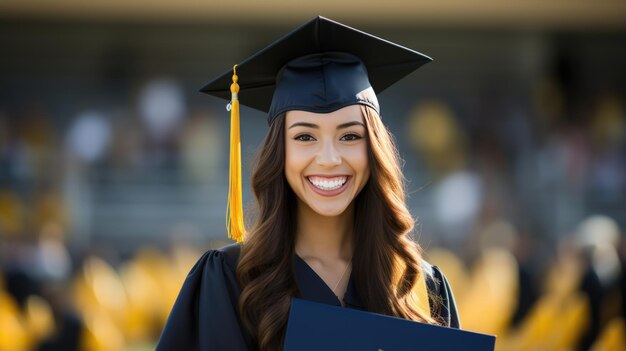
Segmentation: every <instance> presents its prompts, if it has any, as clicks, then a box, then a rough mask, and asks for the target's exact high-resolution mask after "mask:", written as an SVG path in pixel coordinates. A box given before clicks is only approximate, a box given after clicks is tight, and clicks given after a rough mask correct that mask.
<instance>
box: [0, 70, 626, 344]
mask: <svg viewBox="0 0 626 351" xmlns="http://www.w3.org/2000/svg"><path fill="white" fill-rule="evenodd" d="M570 77H571V71H568V67H567V65H566V64H560V65H558V67H557V68H556V69H554V70H552V71H551V72H550V74H546V75H545V76H543V77H541V79H538V80H537V81H535V82H533V85H532V86H531V87H528V94H527V96H518V97H515V98H512V97H511V96H510V95H507V94H504V93H502V92H501V91H500V89H499V88H498V86H492V87H490V88H489V89H488V90H487V92H486V93H485V94H484V96H483V97H482V99H483V100H484V101H482V100H481V101H477V102H476V104H475V105H474V106H477V107H476V111H473V112H472V113H465V112H463V111H459V109H458V106H456V105H455V104H454V103H452V102H451V101H447V100H446V99H445V98H442V97H426V98H423V99H422V100H420V101H419V102H418V103H416V104H415V106H413V107H411V108H410V109H408V110H407V111H406V113H403V114H402V115H401V116H397V117H396V118H392V119H386V121H388V123H389V124H390V128H391V129H392V131H394V133H396V135H397V137H398V142H399V147H400V151H401V153H402V155H403V157H404V158H405V159H406V160H407V166H406V168H405V170H406V173H407V174H406V176H407V178H408V179H410V180H412V183H411V185H410V187H409V190H410V191H411V193H412V197H411V207H412V211H413V212H414V213H416V214H418V215H419V222H418V226H417V228H418V230H417V234H416V237H417V239H418V240H420V242H422V243H424V244H425V245H424V246H425V249H426V251H427V255H426V256H427V258H428V259H429V260H431V261H432V262H433V263H435V264H437V265H439V266H440V267H441V268H442V270H443V271H444V272H445V273H446V275H447V276H448V277H449V279H450V281H451V283H452V287H453V290H454V291H455V293H456V296H457V300H458V301H457V302H458V305H459V309H460V313H461V321H462V324H463V326H464V328H466V329H469V330H475V331H481V332H487V333H493V334H497V335H498V344H497V348H498V350H573V349H579V350H587V349H593V350H624V349H626V340H625V335H626V330H625V327H624V318H626V303H625V301H626V271H625V269H626V239H625V233H624V232H625V230H626V106H625V102H624V91H623V90H620V89H616V90H607V91H601V92H595V93H593V94H586V93H585V92H582V93H581V89H580V87H579V86H577V85H576V84H575V83H573V82H572V81H571V79H570ZM622 83H623V82H622ZM621 88H623V86H622V87H621ZM186 93H187V92H186V90H185V89H184V85H183V83H181V82H179V81H177V80H175V79H165V78H155V79H153V80H148V81H147V82H146V83H145V84H143V85H142V87H141V89H139V91H138V92H137V93H136V94H134V95H133V96H134V98H133V101H132V103H131V104H130V106H123V107H122V108H102V107H98V106H87V108H85V109H84V110H82V111H79V112H78V113H77V114H76V115H75V116H72V117H71V118H58V116H56V115H55V114H56V113H57V112H55V111H54V110H53V109H52V108H51V107H50V106H47V105H46V104H45V103H44V104H25V105H19V106H15V105H14V104H9V103H8V102H6V103H5V102H2V101H0V268H1V269H0V350H77V349H86V350H143V349H152V348H153V347H154V344H155V342H156V340H157V338H158V335H159V332H160V330H161V328H162V326H163V323H164V322H165V318H166V317H167V314H168V313H169V309H170V308H171V306H172V304H173V302H174V299H175V296H176V293H177V292H178V289H179V288H180V285H181V283H182V281H183V279H184V277H185V275H186V274H187V272H188V271H189V269H190V268H191V267H192V265H193V263H194V262H195V260H196V259H197V258H198V257H199V256H200V255H201V253H202V252H203V250H206V249H208V248H210V247H214V246H219V245H221V244H222V242H220V239H221V238H222V237H225V234H224V230H222V229H220V228H222V226H223V225H222V223H223V222H222V221H223V219H222V218H223V217H222V214H223V210H224V208H223V205H224V203H223V201H222V200H223V198H221V197H217V198H216V200H215V201H216V204H217V207H215V208H213V210H212V212H217V214H215V213H210V214H209V213H206V215H207V216H213V217H211V218H219V220H220V221H215V220H207V221H206V222H193V221H186V220H181V221H180V222H179V221H173V222H172V223H169V224H168V225H166V227H163V228H161V232H157V233H154V237H145V236H144V237H141V238H139V239H137V238H135V239H134V241H133V238H131V236H132V233H133V230H137V231H139V230H141V228H142V226H146V225H148V224H149V223H145V222H144V221H145V218H146V217H136V218H135V217H133V218H135V219H134V222H133V223H131V224H132V227H129V228H131V229H128V228H127V227H119V228H125V230H126V231H124V232H121V234H120V233H116V232H114V229H115V228H117V227H114V226H112V227H107V230H113V231H110V232H108V233H105V234H98V235H99V236H96V234H94V233H96V232H97V231H98V230H101V226H102V225H105V224H107V223H100V222H97V220H96V219H97V218H98V216H99V213H98V211H101V207H98V206H95V205H94V202H96V201H97V200H98V198H97V197H96V196H94V195H93V194H94V193H97V192H101V193H104V195H106V194H107V193H108V192H109V190H108V189H111V186H115V185H116V184H126V187H124V188H122V189H133V188H141V187H143V186H144V185H145V184H144V183H149V182H151V181H155V179H156V182H157V187H156V188H149V190H148V191H147V192H148V193H151V192H153V190H152V189H157V190H156V192H159V193H160V192H161V191H159V189H162V188H163V189H164V187H165V186H166V187H167V188H168V189H170V190H171V189H173V191H165V190H163V191H162V192H163V193H170V192H171V193H172V194H174V195H172V196H170V197H165V198H158V199H164V200H160V201H172V202H173V205H172V206H171V208H169V209H168V211H170V210H171V211H176V209H177V208H178V211H179V212H174V213H175V214H174V216H178V215H180V216H181V217H182V216H183V215H185V213H186V212H188V211H187V210H185V209H181V208H182V207H181V206H179V204H178V203H174V202H175V201H180V199H179V197H180V196H183V195H180V194H182V192H180V190H179V189H182V188H185V187H187V188H188V187H192V189H193V188H194V187H202V186H207V185H208V186H209V189H222V188H224V187H225V185H226V182H227V179H226V177H225V174H226V173H225V171H224V169H225V163H224V162H225V158H224V154H225V153H226V152H225V147H226V140H225V139H224V136H225V135H226V128H227V125H226V123H224V121H223V120H222V119H220V118H217V117H216V115H217V114H216V113H215V111H213V110H211V109H210V108H206V107H200V106H196V105H193V104H190V103H188V101H187V97H186ZM392 112H395V111H393V110H392ZM253 128H254V127H253ZM243 129H244V131H242V132H243V133H246V131H245V129H246V127H245V126H244V128H243ZM403 133H404V134H403ZM257 134H258V133H257ZM163 179H165V181H164V180H163ZM164 183H166V184H165V185H163V184H164ZM129 184H130V185H129ZM422 184H427V185H426V186H425V187H424V189H421V185H422ZM160 187H161V188H160ZM416 188H417V189H416ZM90 194H91V195H90ZM142 194H143V193H142ZM185 194H186V193H185ZM153 195H155V196H156V195H157V194H153ZM129 196H134V195H129ZM142 196H143V195H142ZM185 196H186V195H185ZM108 199H109V200H108V201H109V202H110V205H111V207H113V209H115V208H116V207H119V208H124V209H127V208H129V207H128V206H126V207H124V206H125V205H127V204H125V203H124V202H123V201H125V200H124V199H126V198H125V197H123V196H121V197H110V198H108ZM111 199H112V200H111ZM116 199H117V200H116ZM120 199H122V200H120ZM98 201H99V200H98ZM116 201H117V202H116ZM165 205H167V204H165ZM130 207H132V206H130ZM136 210H137V211H138V212H136V213H139V214H141V211H140V209H136ZM94 212H96V213H94ZM134 213H135V212H133V214H134ZM200 217H202V215H201V216H200ZM94 218H95V219H94ZM166 221H169V219H166ZM181 223H182V224H181ZM131 224H128V223H127V224H124V225H126V226H131ZM111 228H113V229H111ZM128 233H131V234H128ZM124 236H126V237H124ZM164 238H165V239H164Z"/></svg>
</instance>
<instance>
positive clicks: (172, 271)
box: [134, 248, 184, 325]
mask: <svg viewBox="0 0 626 351" xmlns="http://www.w3.org/2000/svg"><path fill="white" fill-rule="evenodd" d="M134 261H135V262H136V264H137V265H138V266H139V267H141V268H142V269H143V270H144V271H145V272H146V273H148V274H149V275H150V276H151V277H152V279H153V280H154V281H155V282H156V284H157V287H158V290H157V291H153V292H152V293H153V295H154V298H158V299H159V301H160V302H159V304H157V305H156V306H157V307H158V309H159V316H158V323H159V325H165V322H166V321H167V317H168V316H169V313H170V311H171V309H172V306H174V302H175V301H176V297H177V296H178V292H179V291H180V288H181V286H182V283H183V281H184V277H181V275H180V274H179V273H178V271H177V268H176V267H175V265H174V263H173V262H172V260H171V259H170V258H169V257H167V256H165V255H164V254H163V253H162V252H160V251H159V250H157V249H155V248H143V249H141V250H139V252H138V253H137V255H136V256H135V258H134Z"/></svg>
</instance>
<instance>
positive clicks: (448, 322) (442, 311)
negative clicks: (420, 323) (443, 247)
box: [422, 261, 461, 328]
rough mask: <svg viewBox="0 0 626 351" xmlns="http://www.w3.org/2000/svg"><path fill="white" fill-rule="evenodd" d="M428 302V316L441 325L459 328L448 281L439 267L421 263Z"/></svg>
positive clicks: (459, 324)
mask: <svg viewBox="0 0 626 351" xmlns="http://www.w3.org/2000/svg"><path fill="white" fill-rule="evenodd" d="M422 269H423V272H424V275H425V277H426V286H427V287H428V295H429V300H430V301H429V302H430V314H431V316H433V317H434V318H435V319H437V320H438V321H439V322H440V323H441V324H442V325H444V326H447V327H451V328H460V327H461V322H460V320H459V313H458V310H457V307H456V301H455V300H454V294H453V293H452V288H451V287H450V283H449V282H448V279H447V278H446V276H445V275H444V274H443V272H442V271H441V269H439V267H437V266H434V265H431V264H430V263H428V262H426V261H422Z"/></svg>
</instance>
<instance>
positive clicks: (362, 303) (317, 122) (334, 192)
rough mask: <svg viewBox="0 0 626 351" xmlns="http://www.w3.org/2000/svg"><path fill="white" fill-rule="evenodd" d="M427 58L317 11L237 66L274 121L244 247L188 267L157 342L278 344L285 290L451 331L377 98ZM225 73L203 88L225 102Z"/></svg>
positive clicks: (257, 171) (451, 308)
mask: <svg viewBox="0 0 626 351" xmlns="http://www.w3.org/2000/svg"><path fill="white" fill-rule="evenodd" d="M428 61H430V59H429V58H428V57H426V56H424V55H421V54H419V53H417V52H414V51H412V50H409V49H406V48H403V47H400V46H398V45H395V44H393V43H389V42H387V41H384V40H382V39H379V38H376V37H373V36H370V35H368V34H365V33H363V32H359V31H356V30H354V29H352V28H349V27H346V26H343V25H341V24H338V23H336V22H332V21H330V20H327V19H324V18H321V17H320V18H316V19H314V20H313V21H311V22H308V23H307V24H305V25H303V26H302V27H300V28H298V29H297V30H295V31H294V32H292V33H290V34H289V35H287V36H286V37H284V38H282V39H281V40H279V41H277V42H275V43H274V44H272V45H271V46H270V47H268V48H266V49H265V50H263V51H261V52H260V53H258V54H257V55H255V56H253V57H252V58H251V59H249V60H247V61H245V62H244V63H242V64H241V65H239V66H237V75H239V76H240V77H241V85H242V86H241V91H242V94H241V95H242V101H243V96H244V93H245V92H247V94H248V95H247V96H248V97H247V99H248V102H247V104H248V105H249V106H251V107H254V108H258V109H261V110H263V111H265V112H268V121H269V124H270V128H269V132H268V134H267V137H266V139H265V142H264V144H263V146H262V148H261V151H260V154H259V156H258V159H257V163H256V165H255V167H254V169H253V175H252V188H253V191H254V195H255V199H256V205H257V214H256V218H255V221H254V224H253V226H252V227H251V228H250V229H249V230H248V231H247V232H246V233H245V240H244V241H243V243H238V244H233V245H230V246H227V247H225V248H222V249H220V250H214V251H209V252H207V253H205V254H204V255H203V256H202V258H200V260H199V261H198V263H197V264H196V265H195V266H194V268H193V269H192V270H191V272H190V273H189V276H188V277H187V280H186V281H185V283H184V285H183V287H182V290H181V293H180V295H179V297H178V299H177V301H176V304H175V306H174V308H173V310H172V312H171V314H170V317H169V320H168V322H167V325H166V327H165V329H164V331H163V334H162V336H161V339H160V341H159V345H158V346H157V349H158V350H170V349H180V350H182V349H184V350H188V349H189V350H191V349H200V350H255V349H259V350H280V349H281V348H282V343H283V339H284V334H285V329H286V325H287V320H288V314H289V308H290V303H291V299H292V298H293V297H299V298H302V299H306V300H311V301H316V302H321V303H326V304H331V305H336V306H344V307H346V308H356V309H361V310H365V311H370V312H376V313H381V314H386V315H390V316H397V317H401V318H406V319H410V320H415V321H421V322H426V323H432V324H439V325H444V326H450V327H457V328H458V327H459V321H458V316H457V312H456V307H455V304H454V299H453V296H452V293H451V290H450V287H449V285H448V283H447V281H446V279H445V277H444V276H443V275H442V273H441V272H440V271H439V270H438V269H437V268H436V267H434V266H431V265H429V264H428V263H426V262H425V261H424V260H423V259H422V257H421V252H420V247H419V245H418V244H417V243H416V242H414V241H413V240H412V238H411V232H412V229H413V223H414V220H413V218H412V216H411V214H410V212H409V211H408V209H407V206H406V203H405V193H404V184H403V176H402V172H401V169H400V162H399V156H398V152H397V150H396V147H395V145H394V143H393V140H392V136H391V135H390V134H389V132H388V131H387V129H386V127H385V126H384V125H383V123H382V120H381V117H380V114H379V111H380V108H379V106H378V101H377V97H376V92H380V90H382V89H384V88H386V87H387V86H389V85H390V84H392V83H393V82H395V81H396V80H398V79H400V78H401V77H403V76H404V75H406V74H408V73H410V72H411V71H413V70H415V69H416V68H417V67H419V66H420V65H422V64H423V63H425V62H428ZM268 65H269V66H272V67H269V68H268ZM258 72H262V73H258ZM233 73H234V72H232V71H231V72H227V74H225V75H223V76H222V77H219V78H218V79H216V80H215V81H213V82H211V83H210V84H209V85H207V87H205V88H204V89H203V91H205V92H209V93H211V94H214V95H217V96H222V97H224V92H223V91H222V90H223V87H224V86H225V85H226V86H227V85H228V84H227V83H226V82H227V81H226V78H225V77H228V78H230V76H233ZM244 77H247V78H248V80H247V81H245V83H244ZM233 81H234V84H233V86H235V87H236V88H233V92H234V93H235V95H234V96H233V100H235V99H236V98H237V95H236V94H237V93H238V86H237V77H235V78H234V79H233ZM220 89H222V90H220ZM266 90H267V91H266ZM268 100H269V101H268ZM242 103H243V102H242ZM268 105H269V106H268ZM231 176H232V175H231ZM231 210H232V206H231ZM235 222H236V220H235ZM231 223H232V221H231Z"/></svg>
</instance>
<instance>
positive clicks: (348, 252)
mask: <svg viewBox="0 0 626 351" xmlns="http://www.w3.org/2000/svg"><path fill="white" fill-rule="evenodd" d="M297 216H298V221H297V223H298V225H297V228H296V243H295V246H296V247H295V249H296V253H297V254H298V255H299V256H300V257H302V258H306V257H315V258H318V259H322V260H324V259H328V260H336V259H340V260H344V261H350V259H351V258H352V229H353V227H354V206H353V205H350V206H348V208H347V209H346V210H345V211H344V212H343V213H342V214H341V215H339V216H333V217H327V216H322V215H320V214H318V213H316V212H315V211H313V210H311V208H309V207H308V206H306V205H304V204H301V203H300V204H298V210H297Z"/></svg>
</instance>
